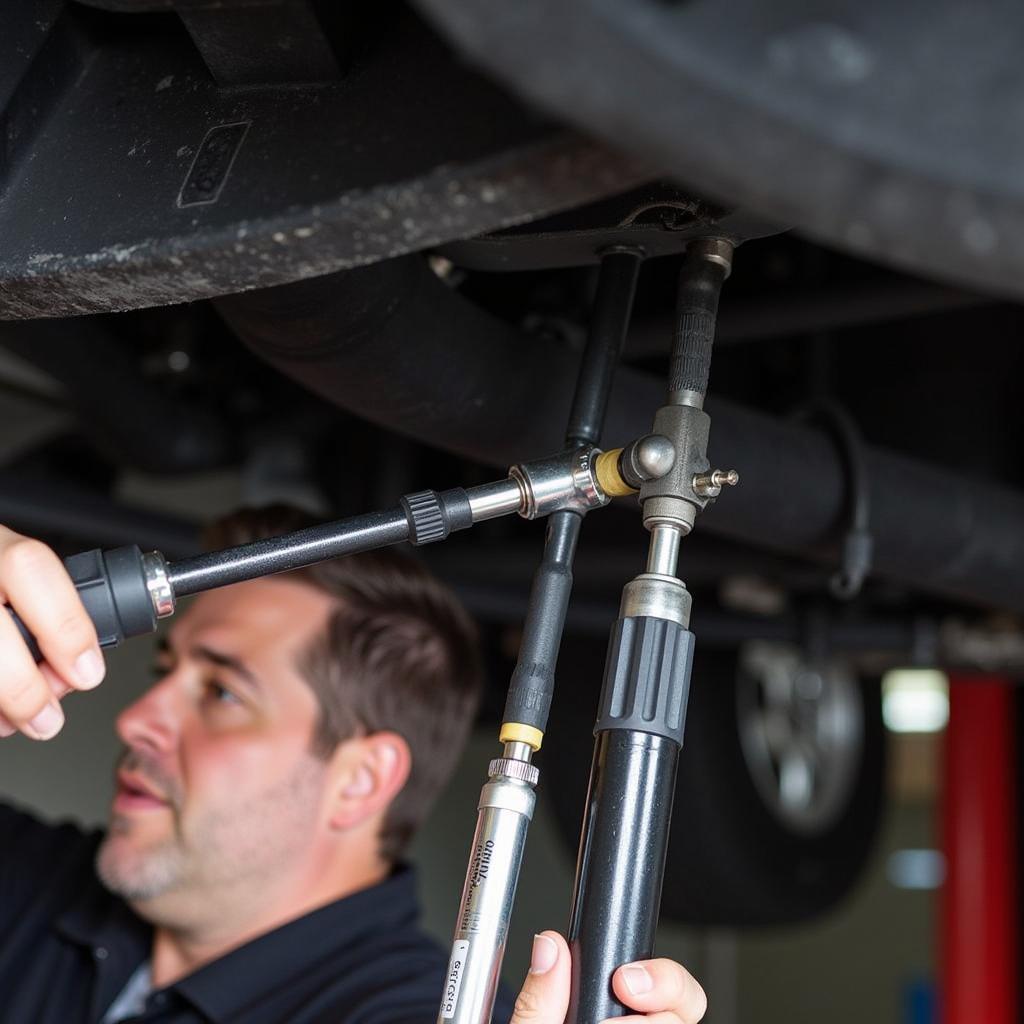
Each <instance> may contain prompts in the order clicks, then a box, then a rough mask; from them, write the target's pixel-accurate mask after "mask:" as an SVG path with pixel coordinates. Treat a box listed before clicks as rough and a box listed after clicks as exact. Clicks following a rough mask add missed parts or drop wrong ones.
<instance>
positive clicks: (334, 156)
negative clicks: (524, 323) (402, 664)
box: [0, 0, 650, 318]
mask: <svg viewBox="0 0 1024 1024" xmlns="http://www.w3.org/2000/svg"><path fill="white" fill-rule="evenodd" d="M33 9H34V4H33V3H32V2H31V0H22V2H19V3H16V4H12V5H10V6H8V5H5V7H4V10H3V12H2V13H0V57H4V58H5V59H6V54H7V49H8V39H9V38H11V37H12V36H11V33H12V32H14V31H23V29H24V23H25V21H26V19H29V18H32V17H33V16H34V11H33ZM55 32H60V33H63V34H64V37H69V38H71V39H73V40H74V45H75V47H76V48H77V49H76V52H79V53H80V54H81V55H82V56H81V61H80V67H81V73H80V74H77V75H76V76H74V77H73V78H72V79H71V81H69V82H65V78H67V69H68V67H69V59H68V56H67V49H68V48H67V47H55V46H43V47H41V48H39V47H38V46H37V47H36V49H37V50H38V56H37V58H36V59H35V60H33V61H32V63H31V66H30V67H29V68H28V70H27V71H25V72H24V73H23V74H21V75H20V76H19V81H20V84H19V86H18V87H17V88H16V89H15V91H14V96H13V98H12V99H11V100H10V102H9V103H8V104H7V109H6V111H5V112H4V118H5V121H6V123H7V124H8V125H10V124H15V123H16V124H17V125H18V126H19V130H18V132H17V133H16V135H15V136H14V139H13V144H11V143H10V142H9V144H8V151H7V155H6V162H5V173H4V177H3V180H2V181H0V236H2V237H3V239H4V245H3V249H2V251H0V317H4V318H19V317H33V316H50V315H62V314H71V313H84V312H92V311H101V310H116V309H127V308H132V307H138V306H145V305H156V304H164V303H170V302H180V301H184V300H191V299H196V298H203V297H209V296H213V295H219V294H225V293H229V292H233V291H238V290H240V289H245V288H252V287H257V286H260V285H267V284H273V283H281V282H286V281H291V280H294V279H296V278H300V277H308V276H312V275H317V274H323V273H327V272H329V271H332V270H336V269H339V268H344V267H351V266H356V265H359V264H364V263H370V262H374V261H376V260H380V259H384V258H386V257H390V256H394V255H396V254H399V253H404V252H409V251H413V250H418V249H422V248H426V247H429V246H432V245H435V244H438V243H440V242H445V241H450V240H452V239H456V238H463V237H468V236H470V235H475V234H479V233H481V232H486V231H492V230H495V229H497V228H501V227H506V226H509V225H512V224H515V223H519V222H521V221H524V220H528V219H530V218H533V217H537V216H541V215H546V214H548V213H551V212H554V211H556V210H559V209H565V208H567V207H571V206H574V205H578V204H580V203H584V202H589V201H591V200H594V199H597V198H599V197H602V196H605V195H609V194H612V193H615V192H619V191H623V190H625V189H627V188H630V187H634V186H635V185H637V184H639V183H640V182H641V181H643V180H645V179H646V178H647V177H649V176H650V175H649V173H648V172H646V171H645V170H644V169H642V168H641V167H640V165H639V164H637V163H636V162H635V161H632V160H630V159H627V158H624V157H622V156H619V155H618V154H616V153H615V152H614V151H612V150H609V149H608V148H607V147H605V146H604V145H601V144H598V143H594V142H591V141H589V140H587V139H584V138H581V137H579V136H577V135H573V134H570V133H566V132H564V131H562V130H560V129H557V128H553V127H552V126H551V125H550V124H549V123H547V122H545V121H544V120H542V119H541V118H539V117H538V116H536V115H535V114H532V113H530V112H529V111H528V110H526V109H525V108H523V107H522V106H521V105H520V104H519V103H518V102H517V101H515V100H513V99H511V98H509V97H508V96H507V95H505V94H503V93H502V92H501V91H500V90H498V89H497V88H495V87H494V86H492V85H489V84H488V83H487V82H486V81H485V80H483V79H482V78H480V77H479V76H477V75H476V74H474V73H473V72H471V71H469V70H468V69H467V68H466V67H465V66H463V65H461V64H460V63H459V62H458V61H457V60H456V59H454V58H453V57H452V55H451V54H450V53H449V52H448V50H447V49H446V48H445V47H444V46H443V45H442V44H441V43H439V42H438V40H437V39H436V38H435V37H434V36H433V35H432V34H431V33H430V32H429V30H427V29H426V27H425V26H424V25H423V24H422V22H419V21H418V20H416V19H415V18H414V17H413V16H411V15H408V14H405V15H402V14H401V12H399V13H398V14H396V16H395V17H394V18H393V19H390V20H389V21H388V23H387V25H386V31H380V32H379V34H378V35H377V36H376V37H375V38H372V39H364V40H363V48H362V54H363V55H362V56H361V57H360V58H359V59H358V60H355V61H353V63H352V64H351V66H350V67H349V69H348V72H347V74H346V76H345V78H344V80H343V81H340V82H335V83H328V84H320V85H305V86H303V85H286V86H251V87H246V88H244V89H239V88H231V89H228V88H221V87H218V85H217V84H216V83H215V82H214V81H213V79H212V78H211V76H210V73H209V71H208V70H207V68H206V66H205V65H204V62H203V60H202V59H201V57H200V55H199V53H198V52H197V50H196V49H195V47H194V45H193V44H192V41H191V40H190V39H189V37H188V34H187V33H186V31H185V29H184V27H183V26H182V24H181V22H180V20H179V19H178V18H177V16H176V15H174V14H159V13H156V14H111V13H107V12H103V13H100V12H96V11H91V10H88V9H85V8H81V7H78V6H72V7H69V8H68V9H67V10H66V12H65V13H64V15H63V16H62V18H61V21H60V24H59V25H58V26H57V28H56V29H55ZM54 38H56V37H54ZM2 64H3V60H0V65H2ZM75 66H76V67H77V66H78V65H75ZM40 94H45V95H46V97H47V98H48V104H42V105H41V104H40V103H39V98H40ZM8 135H9V138H10V133H8ZM197 200H199V201H197Z"/></svg>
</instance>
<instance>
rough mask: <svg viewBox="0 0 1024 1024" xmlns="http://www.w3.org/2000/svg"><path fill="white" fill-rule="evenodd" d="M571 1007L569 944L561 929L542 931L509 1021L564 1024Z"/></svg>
mask: <svg viewBox="0 0 1024 1024" xmlns="http://www.w3.org/2000/svg"><path fill="white" fill-rule="evenodd" d="M568 1009H569V947H568V946H567V945H566V944H565V939H563V938H562V936H561V935H559V934H558V932H541V933H540V935H535V936H534V937H533V953H532V954H531V956H530V971H529V973H528V974H527V975H526V981H525V982H524V983H523V987H522V989H521V990H520V992H519V996H518V998H517V999H516V1007H515V1010H514V1011H513V1013H512V1020H511V1021H510V1022H509V1024H562V1021H564V1020H565V1014H566V1011H567V1010H568Z"/></svg>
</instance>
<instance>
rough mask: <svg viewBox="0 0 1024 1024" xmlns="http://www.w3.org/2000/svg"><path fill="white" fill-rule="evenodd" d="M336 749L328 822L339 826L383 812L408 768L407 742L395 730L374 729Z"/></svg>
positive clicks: (410, 762)
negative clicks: (335, 777)
mask: <svg viewBox="0 0 1024 1024" xmlns="http://www.w3.org/2000/svg"><path fill="white" fill-rule="evenodd" d="M342 747H343V749H340V750H339V751H338V765H337V768H336V773H337V784H336V786H335V787H334V793H335V795H334V798H333V801H332V803H333V807H332V809H331V818H330V823H331V827H332V828H337V829H343V828H351V827H352V826H354V825H358V824H360V823H361V822H363V821H365V820H366V819H368V818H370V817H372V816H374V815H376V814H378V813H383V812H384V811H385V810H386V809H387V807H388V805H389V804H390V803H391V801H392V800H394V798H395V797H396V796H397V795H398V793H399V792H400V791H401V789H402V787H403V786H404V785H405V783H406V780H407V779H408V778H409V770H410V768H411V767H412V755H411V754H410V752H409V744H408V743H406V741H405V739H403V737H401V736H399V735H398V733H395V732H375V733H371V734H370V735H369V736H360V737H359V738H358V739H355V740H351V741H349V743H346V744H343V745H342Z"/></svg>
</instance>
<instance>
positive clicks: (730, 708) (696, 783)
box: [541, 637, 885, 927]
mask: <svg viewBox="0 0 1024 1024" xmlns="http://www.w3.org/2000/svg"><path fill="white" fill-rule="evenodd" d="M586 648H590V649H589V650H587V649H586ZM593 648H594V645H593V642H592V639H590V640H588V642H587V643H586V644H583V643H580V642H577V641H574V640H573V639H571V638H569V637H567V638H566V642H565V644H564V645H563V654H562V657H561V658H560V665H561V666H571V675H570V673H569V672H566V671H563V675H565V678H564V679H560V680H559V687H558V691H557V692H556V697H555V701H554V705H553V707H552V715H551V722H550V724H549V728H548V734H547V735H548V739H547V742H546V744H545V750H544V751H543V752H542V753H543V754H544V755H545V756H544V765H545V766H546V770H545V771H544V773H543V775H542V785H541V791H542V792H543V793H545V794H546V796H547V798H548V799H549V800H550V802H551V805H552V807H553V810H554V813H555V817H556V819H557V821H558V825H559V830H560V831H561V833H562V836H563V838H564V840H565V842H566V843H567V845H568V846H569V847H570V849H571V850H572V851H573V854H574V855H575V852H576V850H577V849H578V846H579V835H580V824H581V816H582V808H583V806H584V801H585V798H586V791H587V781H588V774H589V767H590V761H591V753H592V749H593V732H592V728H593V720H594V706H596V696H597V690H596V688H595V685H594V684H595V673H596V678H597V679H600V678H601V675H600V673H601V672H602V670H603V664H601V663H598V662H597V661H596V659H595V651H594V650H593ZM602 660H603V659H602ZM737 664H738V659H737V656H736V655H735V653H732V652H722V651H711V652H700V651H699V649H698V653H697V655H696V657H695V659H694V668H693V676H692V680H693V683H692V687H691V692H690V704H689V708H688V712H687V722H686V737H685V741H684V744H683V750H682V752H681V755H680V764H679V775H678V779H677V783H676V793H675V801H674V805H673V812H672V828H671V836H670V841H669V851H668V862H667V864H666V870H665V884H664V889H663V894H662V915H663V917H666V918H670V919H672V920H675V921H678V922H680V923H686V924H694V925H719V926H731V927H736V926H764V925H780V924H792V923H796V922H800V921H807V920H809V919H812V918H814V917H817V916H819V915H821V914H824V913H826V912H827V911H829V910H831V909H832V908H834V907H835V906H836V904H838V903H839V902H840V901H841V900H842V899H843V897H845V896H846V895H847V894H848V893H849V892H850V890H851V889H852V888H853V886H854V885H855V884H856V882H857V880H858V879H859V877H860V876H861V873H862V871H863V869H864V866H865V864H866V862H867V860H868V858H869V856H870V853H871V850H872V846H873V843H874V839H875V836H876V834H877V831H878V824H879V820H880V817H881V811H882V803H883V785H884V779H885V733H884V728H883V725H882V716H881V695H880V687H879V683H878V681H877V680H862V681H861V683H860V692H861V697H862V707H863V709H864V730H863V737H864V744H863V747H862V756H861V764H860V770H859V771H858V773H857V778H856V781H855V782H854V784H853V785H852V787H851V791H850V795H849V798H848V800H847V804H846V806H845V808H844V809H843V810H842V811H841V812H840V813H839V814H838V816H837V817H836V819H835V821H834V824H832V825H831V826H830V827H827V828H826V830H824V831H823V832H821V833H819V834H818V835H815V836H813V837H808V836H806V835H803V834H800V833H798V832H796V831H794V830H793V829H791V828H790V827H788V826H787V825H786V824H785V823H783V822H782V821H780V820H779V818H778V817H777V816H776V815H775V814H774V813H773V812H772V811H771V809H770V808H769V807H767V806H766V805H765V803H764V801H763V800H762V798H761V796H760V794H759V793H758V790H757V788H756V786H755V784H754V781H753V779H752V778H751V776H750V774H749V771H748V769H747V764H746V761H745V759H744V756H743V753H742V751H741V749H740V739H739V730H738V728H737V717H736V672H737ZM588 705H589V706H588ZM545 782H546V784H544V783H545Z"/></svg>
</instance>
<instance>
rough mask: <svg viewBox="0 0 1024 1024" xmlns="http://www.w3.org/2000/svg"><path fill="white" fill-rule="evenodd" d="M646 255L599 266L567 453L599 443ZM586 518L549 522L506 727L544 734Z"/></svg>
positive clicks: (617, 255)
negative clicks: (573, 570)
mask: <svg viewBox="0 0 1024 1024" xmlns="http://www.w3.org/2000/svg"><path fill="white" fill-rule="evenodd" d="M641 262H642V256H641V255H640V253H638V252H634V251H631V250H630V251H623V252H610V253H608V254H606V255H605V256H604V257H603V258H602V260H601V270H600V273H599V275H598V281H597V294H596V296H595V302H594V310H593V313H592V314H591V319H590V329H589V331H588V334H587V345H586V348H585V350H584V352H583V359H582V361H581V362H580V371H579V375H578V377H577V379H576V388H575V391H574V394H573V400H572V406H571V408H570V411H569V421H568V426H567V428H566V432H565V443H566V447H567V448H576V447H578V446H579V445H582V444H596V443H597V441H598V440H600V437H601V429H602V426H603V421H604V416H605V410H606V409H607V407H608V397H609V394H610V391H611V384H612V379H613V377H614V375H615V369H616V366H617V364H618V360H619V353H620V352H621V351H622V343H623V340H624V339H625V336H626V329H627V328H628V326H629V317H630V313H631V311H632V309H633V296H634V294H635V292H636V279H637V275H638V274H639V272H640V263H641ZM582 521H583V517H582V516H581V515H580V514H578V513H576V512H571V511H563V512H555V513H553V514H552V515H551V516H550V517H549V519H548V528H547V532H546V534H545V537H544V554H543V556H542V558H541V563H540V565H539V566H538V568H537V572H536V573H535V575H534V578H533V586H532V588H531V590H530V601H529V604H528V605H527V610H526V621H525V623H524V625H523V639H522V643H521V644H520V646H519V657H518V658H517V660H516V667H515V669H514V671H513V673H512V680H511V682H510V684H509V691H508V698H507V700H506V703H505V713H504V717H503V721H504V722H506V723H508V722H513V723H518V724H520V725H527V726H530V727H531V728H533V729H537V730H538V731H539V732H541V733H543V732H544V729H545V727H546V726H547V720H548V712H549V710H550V709H551V698H552V696H553V694H554V688H555V665H556V663H557V661H558V651H559V648H560V646H561V643H562V633H563V631H564V629H565V616H566V612H567V611H568V608H569V598H570V596H571V595H572V565H573V560H574V559H575V557H576V543H577V541H578V540H579V535H580V526H581V524H582Z"/></svg>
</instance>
